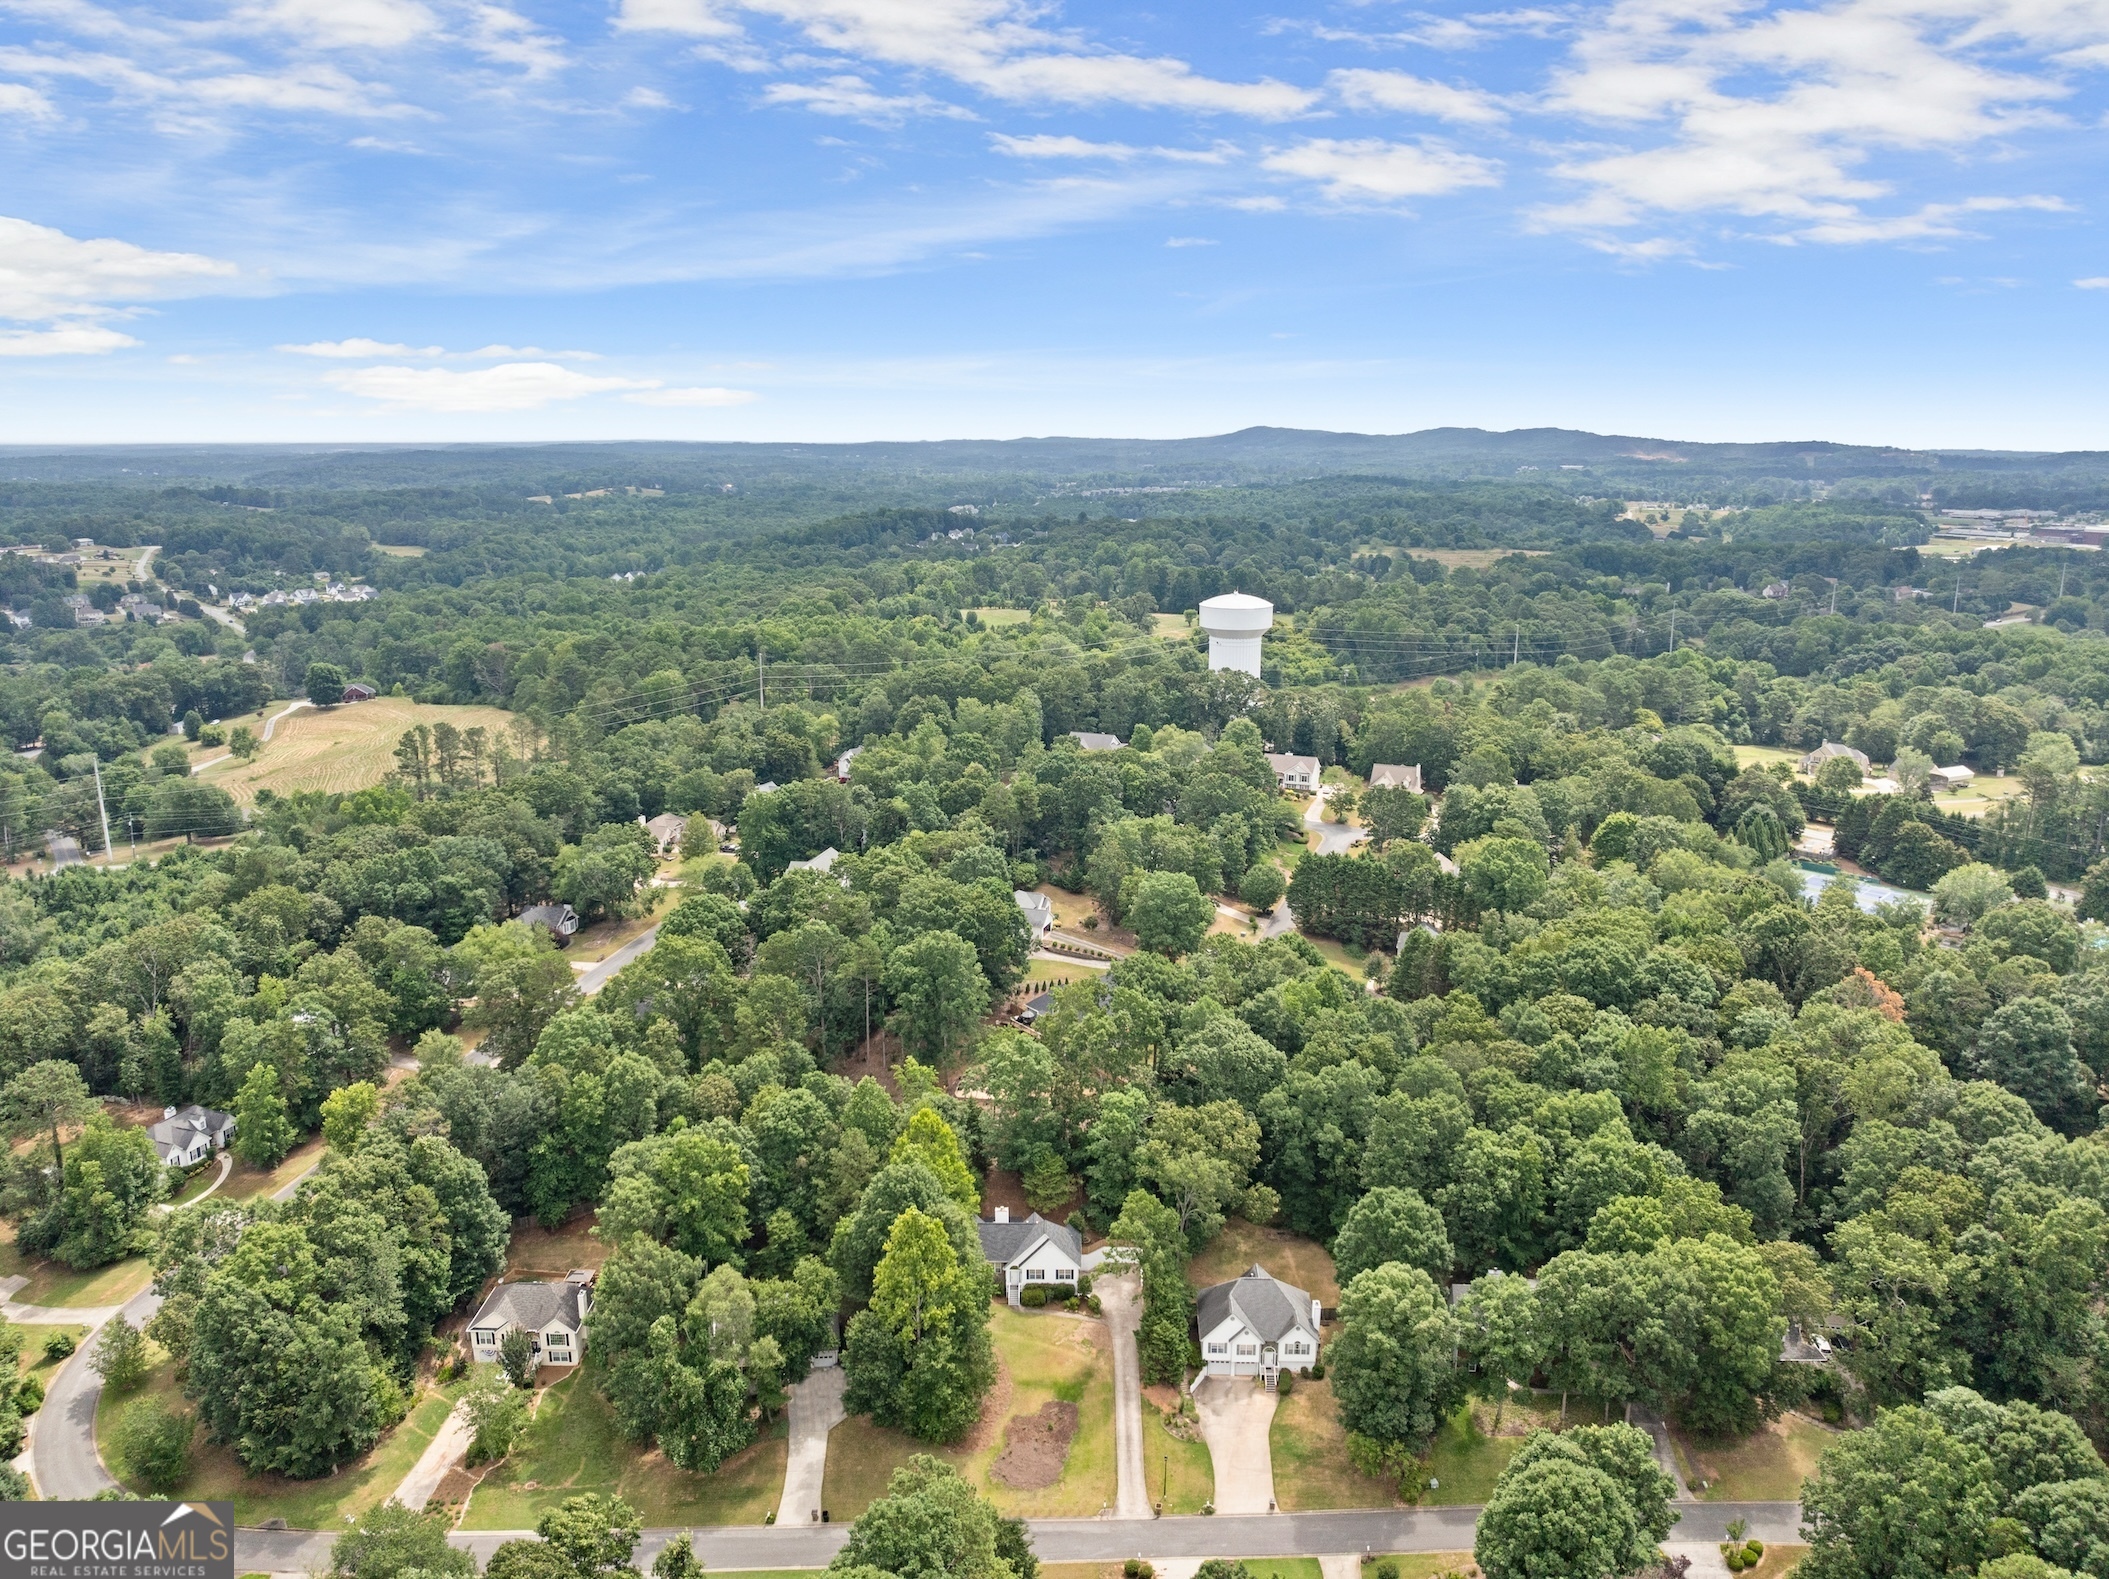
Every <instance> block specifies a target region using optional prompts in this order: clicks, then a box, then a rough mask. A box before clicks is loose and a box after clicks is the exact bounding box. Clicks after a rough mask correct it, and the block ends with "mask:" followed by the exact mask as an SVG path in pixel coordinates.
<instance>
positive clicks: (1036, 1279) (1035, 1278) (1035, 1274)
mask: <svg viewBox="0 0 2109 1579" xmlns="http://www.w3.org/2000/svg"><path fill="white" fill-rule="evenodd" d="M1025 1281H1026V1282H1028V1283H1045V1282H1046V1281H1047V1268H1045V1267H1044V1266H1029V1267H1027V1268H1026V1269H1025Z"/></svg>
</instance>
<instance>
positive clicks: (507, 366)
mask: <svg viewBox="0 0 2109 1579" xmlns="http://www.w3.org/2000/svg"><path fill="white" fill-rule="evenodd" d="M328 377H329V382H330V383H332V384H334V385H335V386H336V387H337V388H339V389H341V390H343V391H345V392H346V393H347V394H352V395H357V396H359V397H361V398H362V399H366V400H377V401H380V402H382V403H383V404H385V405H388V406H393V407H396V408H399V409H408V410H415V411H443V412H467V411H535V410H539V409H540V408H541V407H543V406H546V405H548V404H549V403H550V402H551V401H553V400H577V399H580V398H581V397H583V396H586V395H598V394H603V393H606V392H608V391H610V390H619V389H638V390H644V389H652V388H654V387H655V384H654V381H653V380H651V379H643V378H596V377H594V376H592V375H591V374H587V373H581V372H579V371H577V370H576V369H574V368H569V367H559V366H558V365H557V364H556V363H554V362H501V363H499V364H498V365H497V366H496V367H480V368H477V369H476V370H475V371H473V372H456V371H455V370H454V369H453V368H447V367H361V368H354V369H346V370H345V371H343V372H339V373H331V374H330V375H328Z"/></svg>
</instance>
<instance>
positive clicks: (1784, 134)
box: [0, 0, 2109, 448]
mask: <svg viewBox="0 0 2109 1579" xmlns="http://www.w3.org/2000/svg"><path fill="white" fill-rule="evenodd" d="M2105 68H2109V0H1828V3H1805V4H1765V3H1762V0H1609V3H1586V4H1548V5H1531V4H1523V5H1521V6H1519V7H1516V8H1511V9H1499V10H1493V9H1490V10H1475V9H1470V8H1466V7H1456V8H1451V9H1445V10H1440V11H1436V10H1418V9H1414V8H1412V7H1411V6H1410V5H1406V4H1394V3H1387V0H1303V3H1282V4H1274V5H1270V4H1264V3H1257V4H1256V3H1251V0H1215V3H1209V4H1198V3H1190V4H1178V5H1168V6H1159V7H1156V8H1137V7H1134V6H1120V5H1110V4H1099V3H1080V0H1070V3H1067V4H1054V3H1044V4H1043V3H1034V0H614V4H613V6H612V9H611V8H610V7H609V6H606V5H579V4H570V5H565V4H555V3H545V0H190V3H179V4H166V3H164V4H155V5H126V6H116V5H106V4H103V3H101V0H0V139H4V147H0V160H4V170H5V175H4V177H0V436H4V437H5V438H6V439H8V440H10V441H14V442H44V441H53V442H59V441H75V442H85V441H97V440H104V441H120V440H216V439H217V440H259V439H287V440H313V439H366V440H375V439H406V440H422V439H529V438H546V437H586V438H619V437H652V438H704V439H719V438H732V439H739V438H772V439H780V438H803V439H862V438H941V437H955V436H972V437H1009V436H1015V435H1020V434H1042V433H1094V434H1126V435H1145V436H1174V435H1181V434H1192V433H1207V432H1219V431H1223V430H1226V429H1230V428H1235V427H1240V426H1244V425H1246V424H1249V423H1261V422H1264V423H1280V424H1287V425H1295V426H1310V427H1333V428H1348V429H1356V430H1361V431H1385V432H1391V431H1402V430H1406V429H1411V428H1419V427H1427V426H1434V425H1438V424H1444V423H1458V424H1471V425H1479V426H1488V427H1515V426H1526V425H1538V424H1558V425H1562V426H1574V427H1588V428H1594V429H1598V430H1601V431H1619V432H1627V433H1641V434H1653V435H1662V436H1670V437H1680V438H1693V439H1728V438H1749V439H1788V438H1805V437H1825V438H1838V439H1851V440H1857V441H1863V442H1889V443H1900V444H1950V445H1955V444H1976V445H1998V446H2026V447H2039V446H2040V447H2061V448H2063V447H2090V448H2092V447H2109V425H2105V421H2104V418H2105V416H2109V401H2105V399H2104V396H2103V393H2102V390H2103V382H2104V381H2103V371H2102V369H2103V362H2104V355H2103V353H2104V351H2105V350H2109V334H2105V327H2109V237H2105V235H2104V233H2103V228H2102V223H2101V210H2102V207H2103V203H2104V199H2105V191H2104V188H2105V181H2104V159H2103V152H2104V134H2103V127H2104V110H2105V96H2104V93H2103V83H2102V78H2103V75H2104V71H2105Z"/></svg>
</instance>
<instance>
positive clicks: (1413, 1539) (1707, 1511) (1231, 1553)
mask: <svg viewBox="0 0 2109 1579" xmlns="http://www.w3.org/2000/svg"><path fill="white" fill-rule="evenodd" d="M1679 1511H1680V1512H1682V1514H1683V1515H1684V1517H1683V1520H1682V1522H1680V1523H1679V1524H1678V1525H1677V1526H1676V1528H1675V1530H1674V1532H1673V1533H1674V1534H1675V1536H1676V1537H1677V1539H1679V1540H1681V1541H1718V1540H1722V1539H1724V1538H1725V1537H1726V1534H1727V1529H1728V1521H1729V1520H1731V1519H1736V1518H1741V1519H1743V1520H1745V1521H1746V1522H1747V1524H1748V1526H1749V1533H1750V1534H1751V1535H1753V1536H1755V1537H1756V1538H1757V1539H1759V1540H1761V1541H1764V1542H1766V1543H1767V1544H1768V1545H1769V1544H1773V1543H1776V1542H1784V1541H1793V1540H1796V1539H1798V1538H1799V1535H1800V1526H1801V1506H1800V1504H1798V1503H1793V1502H1707V1503H1686V1504H1683V1505H1682V1507H1681V1508H1680V1510H1679ZM1478 1520H1479V1509H1477V1508H1474V1507H1459V1508H1428V1509H1403V1510H1398V1511H1381V1510H1376V1509H1343V1510H1341V1511H1338V1512H1332V1513H1277V1514H1272V1515H1267V1514H1261V1515H1257V1516H1254V1517H1249V1518H1176V1519H1035V1520H1033V1521H1032V1524H1031V1530H1032V1538H1033V1550H1034V1551H1035V1552H1036V1553H1038V1555H1039V1557H1040V1560H1041V1561H1042V1562H1056V1563H1061V1562H1112V1561H1118V1560H1120V1559H1123V1558H1128V1557H1144V1558H1148V1559H1151V1560H1153V1561H1155V1560H1159V1559H1162V1558H1167V1557H1315V1556H1324V1555H1327V1554H1331V1553H1340V1552H1450V1551H1464V1550H1468V1549H1469V1548H1470V1547H1471V1545H1472V1531H1473V1528H1474V1526H1475V1525H1476V1524H1477V1523H1478ZM528 1533H529V1532H527V1531H525V1530H480V1531H476V1532H474V1533H470V1534H457V1535H455V1536H454V1537H453V1542H454V1544H455V1545H456V1546H459V1547H462V1548H464V1549H466V1550H469V1551H472V1552H474V1553H475V1554H476V1556H477V1559H478V1561H488V1560H489V1558H490V1555H491V1553H492V1552H494V1551H496V1550H497V1549H498V1547H499V1545H500V1544H502V1543H503V1542H505V1541H509V1540H518V1539H521V1538H522V1537H524V1536H526V1535H527V1534H528ZM680 1533H681V1532H680V1531H678V1530H647V1531H646V1532H645V1536H644V1539H643V1541H642V1542H640V1543H639V1546H638V1551H637V1557H636V1561H637V1564H638V1566H639V1567H649V1566H650V1564H651V1561H652V1559H653V1557H654V1556H656V1555H657V1554H658V1552H659V1550H660V1549H661V1548H662V1547H664V1546H665V1545H666V1543H667V1541H668V1540H670V1539H672V1538H674V1537H677V1536H678V1535H679V1534H680ZM848 1535H849V1527H848V1526H847V1525H843V1524H827V1525H820V1526H817V1527H815V1526H812V1525H805V1526H788V1527H779V1528H773V1529H771V1528H764V1527H762V1526H759V1525H746V1526H740V1527H720V1528H715V1529H706V1530H700V1531H697V1532H696V1533H695V1547H696V1554H697V1555H698V1556H699V1557H701V1558H702V1559H703V1562H704V1564H705V1566H706V1567H709V1568H712V1569H716V1570H719V1571H724V1570H727V1569H732V1570H740V1569H771V1568H824V1567H826V1566H827V1564H828V1562H829V1561H830V1560H831V1559H832V1558H833V1557H834V1555H835V1553H836V1552H838V1551H840V1550H841V1548H842V1543H843V1542H844V1541H845V1540H846V1539H847V1538H848ZM335 1539H336V1533H335V1532H334V1531H304V1530H279V1531H272V1530H241V1531H238V1532H237V1533H236V1535H235V1541H234V1558H235V1564H236V1567H237V1570H238V1571H240V1572H265V1573H320V1572H322V1571H324V1570H325V1569H326V1568H327V1567H328V1566H329V1550H330V1545H331V1543H332V1542H333V1541H335Z"/></svg>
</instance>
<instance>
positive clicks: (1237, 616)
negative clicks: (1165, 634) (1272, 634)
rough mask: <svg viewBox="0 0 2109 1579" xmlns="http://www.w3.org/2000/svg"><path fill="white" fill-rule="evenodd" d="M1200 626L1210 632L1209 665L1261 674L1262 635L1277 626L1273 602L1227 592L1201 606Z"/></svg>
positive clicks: (1255, 674) (1255, 675)
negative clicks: (1275, 624)
mask: <svg viewBox="0 0 2109 1579" xmlns="http://www.w3.org/2000/svg"><path fill="white" fill-rule="evenodd" d="M1201 628H1202V629H1203V630H1205V631H1207V632H1208V666H1209V668H1211V669H1238V670H1241V671H1243V672H1244V673H1246V674H1249V675H1251V676H1252V677H1253V679H1255V680H1257V679H1258V678H1259V677H1260V638H1261V637H1262V636H1264V635H1266V634H1267V632H1268V631H1270V630H1272V629H1273V628H1274V605H1273V604H1271V603H1269V602H1268V601H1267V600H1266V599H1265V598H1255V597H1248V596H1247V595H1246V594H1245V593H1242V592H1226V593H1224V594H1223V595H1222V596H1221V597H1219V598H1210V599H1209V600H1208V601H1207V602H1205V603H1203V604H1202V605H1201Z"/></svg>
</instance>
